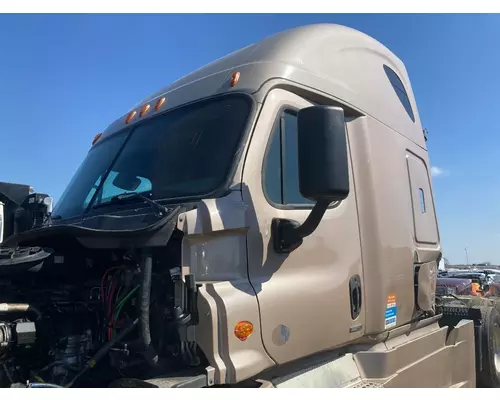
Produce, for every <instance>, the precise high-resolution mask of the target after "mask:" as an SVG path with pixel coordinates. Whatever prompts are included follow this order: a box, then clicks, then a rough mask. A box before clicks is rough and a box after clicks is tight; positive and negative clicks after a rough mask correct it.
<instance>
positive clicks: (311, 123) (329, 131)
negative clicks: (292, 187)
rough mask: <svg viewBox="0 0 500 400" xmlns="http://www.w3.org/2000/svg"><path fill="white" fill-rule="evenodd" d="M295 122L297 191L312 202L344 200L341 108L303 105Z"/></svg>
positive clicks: (344, 140)
mask: <svg viewBox="0 0 500 400" xmlns="http://www.w3.org/2000/svg"><path fill="white" fill-rule="evenodd" d="M297 123H298V152H299V154H298V158H299V189H300V193H301V194H302V196H304V197H305V198H307V199H310V200H313V201H316V202H328V203H332V202H334V201H341V200H344V199H345V198H346V197H347V196H348V194H349V170H348V161H347V135H346V128H345V119H344V110H343V109H342V108H340V107H332V106H313V107H308V108H304V109H302V110H300V111H299V112H298V115H297Z"/></svg>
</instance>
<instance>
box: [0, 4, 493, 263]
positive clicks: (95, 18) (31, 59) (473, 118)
mask: <svg viewBox="0 0 500 400" xmlns="http://www.w3.org/2000/svg"><path fill="white" fill-rule="evenodd" d="M317 22H331V23H338V24H343V25H347V26H350V27H352V28H355V29H358V30H360V31H363V32H365V33H367V34H369V35H371V36H373V37H375V38H376V39H377V40H379V41H380V42H382V43H383V44H385V45H386V46H387V47H389V48H390V49H391V50H392V51H393V52H395V53H396V54H397V55H398V56H399V58H401V59H402V60H403V62H404V63H405V65H406V67H407V69H408V72H409V74H410V79H411V82H412V86H413V90H414V92H415V96H416V98H417V103H418V106H419V113H420V117H421V119H422V123H423V125H424V127H425V128H427V129H428V130H429V141H428V147H429V153H430V158H431V164H432V166H433V167H434V170H435V171H436V172H438V174H437V175H436V176H434V178H433V184H434V189H435V201H436V208H437V213H438V218H439V224H440V232H441V239H442V244H443V249H444V255H445V257H447V258H449V259H450V261H451V262H455V263H461V262H464V261H465V251H464V248H465V247H466V246H467V247H468V253H469V259H470V260H471V262H474V261H476V262H480V261H491V262H496V263H500V226H499V224H498V221H499V220H500V205H499V202H498V198H499V191H500V186H499V173H498V170H499V168H498V166H497V162H496V161H495V160H496V157H497V156H498V155H499V154H498V153H499V151H498V150H499V149H500V135H499V133H498V131H499V129H498V126H497V123H496V122H495V121H496V118H497V117H495V116H496V115H497V116H498V115H500V113H499V111H500V110H499V105H500V102H499V100H498V93H500V79H499V78H498V72H499V71H500V50H499V46H498V39H499V38H500V16H496V15H489V16H488V15H401V14H399V15H348V14H338V15H328V14H325V15H313V14H308V15H300V14H296V15H205V16H202V15H114V16H110V15H38V16H36V15H0V48H1V49H2V57H1V62H0V85H1V86H0V88H1V90H0V109H1V112H0V117H1V119H2V121H1V122H2V123H1V127H2V128H1V129H0V140H1V141H2V149H3V152H2V156H1V157H0V168H1V171H2V176H1V177H0V180H2V181H10V182H19V183H27V184H31V185H33V186H34V187H35V189H37V190H38V191H41V192H45V193H49V194H51V195H53V196H54V197H55V198H56V199H57V198H58V197H59V196H60V194H61V193H62V191H63V189H64V187H65V186H66V184H67V183H68V181H69V180H70V178H71V176H72V174H73V173H74V171H75V170H76V168H77V167H78V165H79V163H80V162H81V160H82V159H83V157H84V156H85V154H86V152H87V151H88V149H89V146H90V142H91V140H92V138H93V137H94V135H95V134H96V133H98V132H100V131H102V130H103V129H104V128H105V127H106V126H107V124H108V123H110V122H112V121H113V120H114V119H115V118H117V117H118V116H120V115H122V114H123V113H124V112H126V111H127V110H128V109H129V108H130V107H131V106H133V105H135V104H136V103H137V102H138V101H140V100H141V99H142V98H143V97H145V96H147V95H149V94H151V93H152V92H155V91H156V90H158V89H159V88H161V87H164V86H166V85H168V84H169V83H171V82H173V81H174V80H175V79H177V78H179V77H181V76H183V75H185V74H186V73H188V72H189V71H191V70H193V69H195V68H198V67H200V66H202V65H203V64H205V63H207V62H210V61H212V60H214V59H216V58H218V57H221V56H223V55H225V54H227V53H229V52H231V51H234V50H236V49H238V48H240V47H242V46H246V45H248V44H251V43H254V42H256V41H258V40H260V39H262V38H264V37H265V36H267V35H270V34H273V33H276V32H279V31H281V30H283V29H287V28H291V27H296V26H300V25H305V24H310V23H317Z"/></svg>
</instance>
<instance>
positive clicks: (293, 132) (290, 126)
mask: <svg viewBox="0 0 500 400" xmlns="http://www.w3.org/2000/svg"><path fill="white" fill-rule="evenodd" d="M264 192H265V194H266V196H267V198H268V200H269V201H270V202H271V203H274V204H278V205H285V206H304V205H307V206H312V205H313V204H314V202H313V201H311V200H309V199H306V198H304V197H303V196H302V195H301V194H300V190H299V162H298V137H297V113H296V112H295V111H292V110H285V111H284V112H282V113H281V116H280V118H278V119H277V121H276V123H275V125H274V128H273V132H272V134H271V138H270V141H269V144H268V148H267V155H266V158H265V161H264Z"/></svg>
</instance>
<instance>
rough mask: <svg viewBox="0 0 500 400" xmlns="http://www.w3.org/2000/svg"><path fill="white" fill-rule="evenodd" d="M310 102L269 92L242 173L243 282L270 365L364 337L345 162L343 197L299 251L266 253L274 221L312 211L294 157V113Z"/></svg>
mask: <svg viewBox="0 0 500 400" xmlns="http://www.w3.org/2000/svg"><path fill="white" fill-rule="evenodd" d="M311 105H312V103H310V102H309V101H307V100H305V99H304V98H301V97H299V96H297V95H295V94H293V93H290V92H288V91H285V90H282V89H274V90H272V91H271V92H270V93H269V95H268V96H267V98H266V100H265V104H264V105H263V107H262V111H261V113H260V116H259V120H258V122H257V124H256V127H255V130H254V133H253V136H252V138H251V142H250V145H249V148H248V153H247V157H246V161H245V166H244V171H243V185H242V187H243V200H244V202H245V203H246V205H247V210H248V214H247V217H248V222H249V232H248V241H247V244H248V262H249V268H248V272H249V279H250V282H251V284H252V286H253V288H254V290H255V293H256V296H257V298H258V304H259V307H260V316H261V331H262V340H263V343H264V346H265V348H266V350H267V351H268V353H269V355H270V356H271V357H272V358H273V359H274V360H275V361H276V362H277V363H285V362H288V361H291V360H294V359H297V358H300V357H303V356H307V355H309V354H313V353H316V352H319V351H322V350H326V349H330V348H333V347H338V346H341V345H342V344H346V343H348V342H350V341H352V340H354V339H356V338H359V337H360V336H362V335H363V334H364V319H365V316H364V305H363V301H362V299H363V294H362V293H363V274H362V262H361V250H360V238H359V230H358V217H357V210H356V191H355V187H354V181H353V178H352V168H351V165H349V171H350V172H349V175H350V194H349V196H348V197H347V198H346V199H345V200H344V201H342V202H340V203H338V204H336V205H333V206H331V207H330V208H329V209H328V210H327V212H326V213H325V215H324V217H323V219H322V221H321V222H320V224H319V226H318V228H317V229H316V230H315V231H314V232H313V233H312V234H311V235H310V236H308V237H306V238H305V239H304V242H303V244H302V245H301V246H300V247H299V248H297V249H296V250H294V251H293V252H291V253H288V254H278V253H276V252H275V251H274V250H273V245H272V241H271V222H272V220H273V218H286V219H291V220H295V221H297V222H299V223H302V222H304V220H305V219H306V217H307V216H308V214H309V213H310V211H311V209H312V207H313V203H312V202H311V201H309V200H307V199H305V198H303V197H302V196H301V195H300V191H299V182H298V160H297V111H298V110H300V109H301V108H304V107H309V106H311ZM347 125H348V124H347ZM347 127H348V126H347ZM349 154H350V152H349ZM349 159H350V156H349ZM349 164H350V160H349Z"/></svg>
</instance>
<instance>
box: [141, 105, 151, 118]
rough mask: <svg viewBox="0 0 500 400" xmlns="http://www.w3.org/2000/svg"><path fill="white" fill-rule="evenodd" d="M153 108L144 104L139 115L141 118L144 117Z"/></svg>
mask: <svg viewBox="0 0 500 400" xmlns="http://www.w3.org/2000/svg"><path fill="white" fill-rule="evenodd" d="M150 108H151V106H150V105H149V104H144V105H143V106H142V108H141V112H140V113H139V117H143V116H144V115H145V114H146V113H147V112H148V111H149V109H150Z"/></svg>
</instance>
